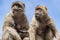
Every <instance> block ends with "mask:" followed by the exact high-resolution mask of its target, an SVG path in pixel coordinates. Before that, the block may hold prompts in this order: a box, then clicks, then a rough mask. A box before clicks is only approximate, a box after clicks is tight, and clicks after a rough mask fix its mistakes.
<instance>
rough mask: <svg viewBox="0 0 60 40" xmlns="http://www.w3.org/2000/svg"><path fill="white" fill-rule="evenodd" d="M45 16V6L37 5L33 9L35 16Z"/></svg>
mask: <svg viewBox="0 0 60 40" xmlns="http://www.w3.org/2000/svg"><path fill="white" fill-rule="evenodd" d="M46 16H47V8H46V6H39V5H38V6H37V7H36V9H35V18H36V19H38V20H40V19H42V18H43V17H46Z"/></svg>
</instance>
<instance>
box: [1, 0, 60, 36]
mask: <svg viewBox="0 0 60 40" xmlns="http://www.w3.org/2000/svg"><path fill="white" fill-rule="evenodd" d="M14 1H21V2H23V3H25V6H26V7H25V13H26V15H27V18H28V20H29V23H30V22H31V19H32V16H33V14H34V11H35V7H36V6H37V5H45V6H46V7H47V8H48V14H49V16H51V17H52V18H53V20H54V22H55V25H56V28H57V30H58V32H59V33H60V0H0V36H1V34H2V26H3V22H4V18H5V16H6V14H7V13H8V12H9V11H10V8H11V5H12V2H14Z"/></svg>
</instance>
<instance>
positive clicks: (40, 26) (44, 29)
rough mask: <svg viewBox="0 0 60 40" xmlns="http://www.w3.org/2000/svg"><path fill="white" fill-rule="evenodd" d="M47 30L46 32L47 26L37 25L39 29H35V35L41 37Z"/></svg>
mask: <svg viewBox="0 0 60 40" xmlns="http://www.w3.org/2000/svg"><path fill="white" fill-rule="evenodd" d="M47 30H48V27H47V25H45V24H41V25H39V27H38V28H37V30H36V33H37V34H38V35H43V34H44V33H46V31H47Z"/></svg>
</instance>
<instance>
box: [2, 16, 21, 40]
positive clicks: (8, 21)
mask: <svg viewBox="0 0 60 40" xmlns="http://www.w3.org/2000/svg"><path fill="white" fill-rule="evenodd" d="M13 27H14V20H13V19H12V16H11V15H7V16H6V18H5V21H4V25H3V36H2V40H11V39H13V38H14V39H16V40H21V38H20V36H19V35H18V33H17V32H16V30H15V29H14V28H13ZM10 34H11V35H12V36H11V35H10ZM10 36H11V37H10ZM12 37H13V38H12Z"/></svg>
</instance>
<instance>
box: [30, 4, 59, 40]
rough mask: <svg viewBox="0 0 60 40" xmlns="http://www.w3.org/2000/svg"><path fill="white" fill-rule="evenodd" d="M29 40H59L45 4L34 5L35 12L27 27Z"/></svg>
mask: <svg viewBox="0 0 60 40" xmlns="http://www.w3.org/2000/svg"><path fill="white" fill-rule="evenodd" d="M29 37H30V40H53V38H54V37H55V38H56V39H57V40H60V36H59V33H58V31H57V29H56V27H55V24H54V22H53V20H52V18H51V17H50V16H49V15H48V9H47V7H46V6H40V5H38V6H36V8H35V14H34V16H33V18H32V22H31V24H30V28H29Z"/></svg>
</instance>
